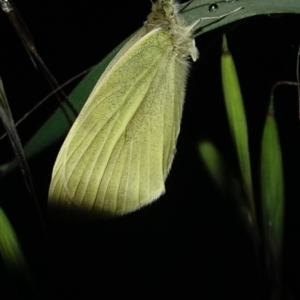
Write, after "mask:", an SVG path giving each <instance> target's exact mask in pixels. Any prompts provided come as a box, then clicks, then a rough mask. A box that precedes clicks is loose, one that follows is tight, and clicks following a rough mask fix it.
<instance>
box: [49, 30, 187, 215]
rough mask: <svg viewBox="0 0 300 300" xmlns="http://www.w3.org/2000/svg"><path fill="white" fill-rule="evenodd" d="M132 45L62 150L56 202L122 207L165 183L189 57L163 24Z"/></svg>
mask: <svg viewBox="0 0 300 300" xmlns="http://www.w3.org/2000/svg"><path fill="white" fill-rule="evenodd" d="M125 47H126V46H125ZM127 47H128V49H126V51H124V50H121V52H122V51H123V53H122V55H120V54H118V56H117V58H116V59H115V60H114V61H113V63H112V64H111V65H110V66H109V67H108V70H107V71H106V72H105V74H104V75H103V76H102V77H101V79H100V80H99V82H98V83H97V85H96V87H95V89H94V90H93V92H92V93H91V95H90V97H89V99H88V101H87V102H86V104H85V106H84V108H83V109H82V111H81V113H80V115H79V116H78V118H77V120H76V121H75V123H74V125H73V126H72V128H71V130H70V132H69V134H68V136H67V138H66V140H65V142H64V144H63V146H62V148H61V150H60V153H59V155H58V158H57V160H56V163H55V166H54V170H53V174H52V182H51V187H50V191H49V201H50V202H49V203H50V206H51V208H53V209H55V210H57V209H58V210H70V209H73V210H76V211H77V210H80V211H86V212H94V213H95V214H96V215H102V216H114V215H122V214H125V213H128V212H131V211H133V210H136V209H138V208H139V207H141V206H143V205H146V204H148V203H150V202H152V201H153V200H155V199H156V198H158V197H159V196H160V195H161V194H162V193H163V192H164V190H165V187H164V181H165V178H166V176H167V174H168V171H169V168H170V165H171V162H172V159H173V155H174V150H175V143H176V139H177V136H178V133H179V126H180V120H181V114H182V105H183V98H184V88H185V81H186V73H187V64H185V63H182V62H181V61H179V60H178V59H177V58H176V55H175V54H174V52H173V40H172V37H171V36H170V35H169V34H168V33H167V32H166V31H163V30H161V29H156V30H153V31H151V32H150V33H148V34H146V35H144V36H143V37H142V38H140V39H139V40H138V41H137V42H134V44H133V45H132V46H131V47H129V46H128V44H127Z"/></svg>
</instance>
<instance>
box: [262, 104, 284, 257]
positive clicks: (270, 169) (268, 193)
mask: <svg viewBox="0 0 300 300" xmlns="http://www.w3.org/2000/svg"><path fill="white" fill-rule="evenodd" d="M261 200H262V207H263V220H264V225H265V226H264V229H265V237H266V239H267V243H268V248H269V250H271V251H272V253H271V255H272V256H273V257H274V258H275V259H276V260H279V257H280V254H281V245H282V232H283V216H284V178H283V166H282V157H281V147H280V141H279V136H278V130H277V125H276V121H275V119H274V109H273V101H272V103H271V104H270V107H269V111H268V115H267V118H266V123H265V127H264V132H263V139H262V149H261Z"/></svg>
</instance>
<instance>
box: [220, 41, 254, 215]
mask: <svg viewBox="0 0 300 300" xmlns="http://www.w3.org/2000/svg"><path fill="white" fill-rule="evenodd" d="M221 73H222V85H223V93H224V99H225V106H226V110H227V115H228V121H229V126H230V130H231V135H232V138H233V141H234V145H235V148H236V152H237V155H238V160H239V165H240V169H241V175H242V181H243V185H244V189H245V193H246V197H247V199H248V205H249V210H250V212H251V217H252V218H255V204H254V199H253V188H252V176H251V165H250V155H249V146H248V128H247V121H246V114H245V109H244V103H243V98H242V93H241V89H240V85H239V80H238V76H237V72H236V68H235V65H234V61H233V58H232V56H231V54H230V52H229V49H228V47H227V41H226V38H225V36H224V39H223V46H222V58H221Z"/></svg>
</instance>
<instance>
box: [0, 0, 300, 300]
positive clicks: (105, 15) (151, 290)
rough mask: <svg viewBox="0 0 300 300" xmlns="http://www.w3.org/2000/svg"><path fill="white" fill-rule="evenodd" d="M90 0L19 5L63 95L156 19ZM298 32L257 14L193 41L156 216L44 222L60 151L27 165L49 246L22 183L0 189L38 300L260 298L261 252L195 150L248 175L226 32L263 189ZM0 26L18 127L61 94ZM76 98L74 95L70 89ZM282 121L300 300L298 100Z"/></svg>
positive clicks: (141, 4)
mask: <svg viewBox="0 0 300 300" xmlns="http://www.w3.org/2000/svg"><path fill="white" fill-rule="evenodd" d="M86 2H87V3H86ZM86 2H85V1H69V0H64V1H58V0H52V1H37V0H27V1H20V0H19V1H17V0H15V3H16V5H17V7H18V9H19V11H20V13H21V15H22V16H23V19H24V21H25V22H26V24H27V26H28V28H29V30H30V31H31V33H32V35H33V37H34V40H35V42H36V45H37V48H38V50H39V53H40V54H41V56H42V57H43V59H44V61H45V62H46V64H47V66H48V67H49V69H50V70H51V71H52V73H53V74H54V76H55V77H56V79H57V80H58V82H59V83H63V82H65V81H66V80H68V79H70V78H71V77H73V76H74V75H76V74H78V73H79V72H81V71H83V70H85V69H87V68H89V67H91V66H93V65H94V64H96V63H98V62H99V61H101V59H102V58H104V56H105V55H107V54H108V53H109V52H110V51H111V50H112V49H114V48H115V47H116V46H117V45H118V44H119V43H120V42H121V41H123V40H124V39H125V38H127V37H128V36H129V35H130V34H131V33H133V32H134V31H135V30H136V29H138V28H139V27H141V26H142V24H143V21H144V20H145V18H146V16H147V14H148V13H149V12H150V1H148V0H143V1H141V0H140V1H133V0H127V1H121V0H115V1H93V2H92V1H89V2H88V1H86ZM299 25H300V19H299V17H298V16H297V15H286V16H277V17H270V16H269V17H267V16H259V17H253V18H249V19H247V20H243V21H242V22H239V23H236V24H234V26H230V27H227V28H222V30H216V31H213V32H211V33H208V34H205V35H203V36H200V37H199V38H197V39H196V43H197V46H198V48H199V50H200V53H201V57H200V59H199V60H198V61H197V62H196V63H194V64H193V65H192V68H191V71H190V78H189V82H188V89H187V96H186V103H185V107H184V114H183V120H182V129H181V133H180V136H179V140H178V145H177V150H178V151H177V154H176V157H175V160H174V164H173V166H172V170H171V173H170V175H169V177H168V179H167V182H166V190H167V193H166V194H165V195H164V196H162V197H161V198H160V199H159V201H156V202H155V203H153V204H152V205H150V206H148V207H146V208H144V209H141V210H140V211H138V212H135V213H133V214H131V215H128V216H125V217H123V218H119V219H116V220H109V221H102V222H99V223H93V224H65V223H55V222H52V221H51V220H49V219H48V217H47V211H46V201H47V200H46V199H47V191H48V186H49V182H50V176H51V170H52V166H53V164H54V161H55V157H56V155H57V152H58V150H59V147H60V144H57V145H54V146H53V147H51V148H50V149H48V150H47V151H45V152H44V153H42V154H41V155H39V156H38V157H36V158H34V159H32V160H31V161H30V166H31V168H32V173H33V178H34V183H35V185H36V188H37V192H38V197H39V200H40V202H41V207H42V217H43V219H44V222H45V226H46V232H47V234H46V235H45V232H44V230H43V229H42V226H41V224H40V221H39V218H38V216H37V211H36V209H35V207H34V204H33V203H32V200H31V199H30V197H29V196H28V192H27V191H26V188H25V185H24V183H23V181H22V177H21V174H20V172H15V173H14V174H12V175H10V176H8V177H7V178H5V179H4V180H3V181H2V183H1V196H0V205H1V206H2V208H3V209H4V210H5V212H6V213H7V215H8V217H9V219H10V220H11V222H12V224H13V226H14V228H15V230H16V232H17V234H18V237H19V239H20V242H21V245H22V248H23V250H24V253H25V256H26V258H27V260H28V263H29V265H30V268H31V271H32V274H33V277H34V281H35V285H36V288H37V290H38V293H39V295H40V296H39V297H40V299H71V298H73V299H94V298H96V297H97V298H102V299H110V298H113V297H114V296H119V295H123V296H128V295H132V296H139V297H141V298H143V297H145V296H146V297H151V296H152V297H157V296H158V295H167V296H168V297H169V298H171V297H174V296H177V297H179V298H182V299H189V298H192V297H193V298H198V297H200V298H203V299H219V298H220V297H230V298H231V299H234V298H237V299H261V298H262V297H263V296H262V295H263V290H264V287H265V284H264V281H263V280H261V278H260V276H259V270H258V268H257V264H256V261H255V255H254V252H253V249H252V245H251V241H250V239H249V237H248V236H247V233H246V232H245V230H244V229H243V227H242V225H241V223H240V220H239V218H238V217H237V216H236V214H235V211H234V208H233V203H232V201H231V199H226V198H224V197H222V196H221V195H220V193H219V192H218V190H217V189H216V188H215V186H214V184H213V183H212V182H211V180H210V178H209V177H208V175H207V173H206V171H205V169H204V167H203V165H202V163H201V161H200V158H199V156H198V153H197V144H198V142H199V141H200V140H201V139H203V138H210V139H211V140H213V142H214V143H215V144H216V145H217V146H218V147H219V149H220V150H221V152H222V153H223V155H224V157H225V158H226V160H227V161H228V162H229V163H230V164H231V165H232V168H233V170H237V163H236V157H235V155H234V152H233V146H232V144H231V139H230V135H229V131H228V125H227V120H226V114H225V109H224V104H223V98H222V90H221V80H220V46H221V37H222V33H223V32H224V31H226V32H227V34H228V35H227V37H228V43H229V47H230V50H231V52H232V54H233V56H234V59H235V62H236V67H237V71H238V74H239V78H240V84H241V87H242V92H243V96H244V100H245V106H246V111H247V117H248V123H249V134H250V148H251V155H252V157H251V158H252V162H253V168H254V170H253V173H254V174H253V179H254V183H255V184H256V185H257V184H258V170H259V168H258V157H259V156H258V155H259V151H260V138H261V134H262V127H263V122H264V116H265V113H266V109H267V105H268V100H269V97H270V89H271V87H272V85H273V84H274V83H275V82H277V81H279V80H295V79H296V57H297V50H298V46H299V44H300V34H299V28H300V26H299ZM0 28H1V30H0V76H1V77H2V79H3V83H4V87H5V90H6V94H7V97H8V100H9V102H10V104H11V108H12V112H13V115H14V118H15V120H18V119H19V118H20V117H21V116H23V114H24V113H26V112H27V111H28V110H29V109H30V108H31V107H32V106H33V105H34V104H35V103H37V102H38V101H39V100H41V99H42V98H43V97H44V96H45V95H47V93H49V91H50V90H49V88H48V86H47V84H46V83H45V81H44V79H43V77H42V76H41V74H40V73H39V72H37V71H36V70H35V69H34V68H33V66H32V64H31V61H30V60H29V57H28V55H27V53H26V51H25V50H24V47H23V46H22V44H21V42H20V41H19V38H18V36H17V35H16V33H15V31H14V29H13V28H12V26H11V24H10V23H9V21H8V19H7V17H6V16H5V14H4V13H2V12H1V13H0ZM74 86H75V83H74V85H73V86H72V85H70V86H69V87H68V88H67V89H66V91H67V92H69V91H71V90H72V88H73V87H74ZM56 107H57V104H56V103H55V102H54V101H51V100H50V101H49V102H48V103H46V104H44V105H42V106H41V107H40V108H39V109H38V110H37V111H36V112H35V113H33V114H32V115H31V116H30V117H29V118H28V119H27V120H26V121H25V122H24V123H23V124H22V125H21V126H20V127H19V129H18V130H19V133H20V136H21V139H22V141H23V143H24V144H25V143H26V141H27V140H28V139H29V138H30V137H31V136H32V135H33V134H34V132H35V131H36V130H37V129H38V128H39V127H40V126H41V124H42V123H43V122H44V120H46V118H47V116H49V115H50V114H51V112H52V111H54V109H55V108H56ZM276 112H277V117H278V124H279V128H280V135H281V142H282V148H283V159H284V168H285V176H286V200H287V203H286V228H285V236H284V280H285V284H286V285H285V289H286V292H287V293H288V291H289V292H290V293H291V294H294V296H296V297H297V299H299V298H300V291H299V279H300V269H299V266H300V261H299V250H300V249H299V246H298V243H297V241H298V236H299V218H298V216H299V212H300V205H299V190H298V183H299V176H298V170H299V155H298V153H299V137H298V136H299V135H298V132H299V131H298V104H297V92H296V88H292V87H281V88H279V89H278V90H277V93H276ZM1 132H2V131H1ZM0 149H1V150H0V151H1V152H0V153H1V155H0V162H1V163H3V162H5V161H7V160H8V159H9V158H11V157H13V153H12V150H11V149H10V146H9V143H8V141H7V140H2V141H0ZM0 270H1V271H0V275H1V277H0V280H1V281H2V282H3V283H4V284H3V285H2V283H1V281H0V286H3V289H4V291H6V293H7V295H10V296H9V297H10V298H5V299H19V298H20V299H23V298H25V297H24V295H27V294H30V291H29V290H28V289H27V288H25V287H23V288H21V287H20V286H19V285H18V283H17V282H16V281H15V280H13V279H12V278H11V277H10V276H9V275H8V273H7V272H6V271H5V269H4V268H3V267H2V264H1V265H0ZM192 295H193V296H192ZM30 297H31V298H32V299H34V296H32V295H31V296H30ZM286 299H289V298H286ZM290 299H293V298H290Z"/></svg>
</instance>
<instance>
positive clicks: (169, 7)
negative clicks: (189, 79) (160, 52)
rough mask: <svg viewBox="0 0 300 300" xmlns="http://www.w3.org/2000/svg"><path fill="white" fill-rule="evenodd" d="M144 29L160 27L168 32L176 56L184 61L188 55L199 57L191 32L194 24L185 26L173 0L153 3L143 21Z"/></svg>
mask: <svg viewBox="0 0 300 300" xmlns="http://www.w3.org/2000/svg"><path fill="white" fill-rule="evenodd" d="M144 26H145V27H146V31H147V32H150V31H152V30H154V29H157V28H161V29H163V30H165V31H167V32H168V34H169V35H170V36H171V38H172V40H173V47H174V48H173V49H174V52H175V53H176V55H177V57H178V58H179V59H180V60H181V61H182V62H184V63H186V61H187V58H188V57H189V56H191V57H192V59H193V61H196V60H197V58H198V57H199V52H198V49H197V48H196V46H195V41H194V39H193V38H192V34H193V31H194V28H195V24H192V25H190V26H187V25H186V23H185V20H184V19H183V17H182V16H181V15H179V13H178V3H177V2H175V1H174V0H159V1H157V2H156V3H153V5H152V10H151V13H150V14H149V15H148V17H147V21H146V22H145V25H144Z"/></svg>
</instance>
